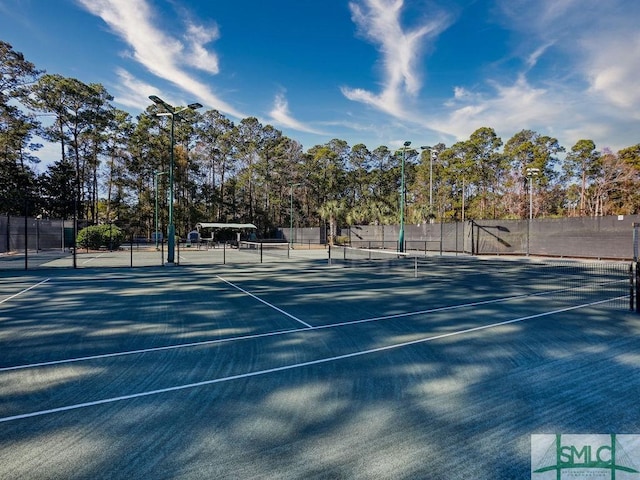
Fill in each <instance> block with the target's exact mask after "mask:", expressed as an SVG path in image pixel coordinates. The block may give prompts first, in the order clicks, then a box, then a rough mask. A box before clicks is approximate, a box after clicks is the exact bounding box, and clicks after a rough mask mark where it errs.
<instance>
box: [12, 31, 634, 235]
mask: <svg viewBox="0 0 640 480" xmlns="http://www.w3.org/2000/svg"><path fill="white" fill-rule="evenodd" d="M112 101H113V98H112V96H111V95H110V94H109V93H108V92H107V90H106V89H105V88H104V87H103V86H102V85H100V84H85V83H84V82H82V81H81V80H78V79H75V78H66V77H63V76H61V75H56V74H47V73H45V72H43V71H40V70H38V69H37V68H36V66H35V65H33V64H32V63H30V62H29V61H27V60H26V59H25V58H24V56H23V55H22V54H21V53H19V52H16V51H15V50H14V49H13V48H12V46H11V45H9V44H7V43H5V42H1V41H0V214H9V215H22V214H23V213H24V211H25V208H27V209H28V214H29V215H34V216H35V215H42V216H43V217H52V218H71V217H72V216H74V215H77V216H78V218H79V219H83V220H86V221H87V222H88V223H109V222H116V223H118V224H119V225H121V226H123V227H126V228H128V229H130V231H131V233H134V234H135V235H138V236H143V237H147V238H148V237H150V235H151V232H152V231H153V228H154V214H155V200H156V197H157V198H158V203H159V209H158V210H159V218H160V224H161V225H160V227H161V229H162V230H165V229H166V223H167V218H166V217H167V201H168V198H167V197H168V195H167V190H168V176H167V175H166V172H167V171H168V169H169V158H170V135H169V131H170V122H171V118H170V117H167V116H159V115H157V114H158V113H161V112H160V110H159V109H158V107H157V106H156V105H155V104H150V106H149V107H148V108H147V109H146V110H145V111H144V112H142V113H140V115H138V116H137V117H136V118H135V119H134V118H132V117H131V115H130V114H129V113H127V112H125V111H122V110H119V109H117V108H115V107H114V106H113V104H112V103H111V102H112ZM175 122H176V123H175V135H174V137H175V145H174V152H173V153H174V159H175V171H174V173H175V175H174V176H175V184H174V188H175V203H174V217H175V218H174V220H175V223H176V229H177V232H178V234H179V235H185V234H186V232H188V231H189V230H190V229H192V228H193V226H194V225H195V224H196V223H198V222H200V221H220V222H251V223H255V224H256V225H257V226H258V228H259V232H260V234H261V235H263V236H269V235H270V234H272V233H273V231H274V229H275V228H277V227H285V226H289V225H290V224H291V223H293V224H294V225H295V226H296V227H307V226H320V225H327V226H328V227H329V228H330V229H331V234H335V233H336V231H337V230H336V229H337V228H338V227H340V226H345V225H353V224H397V223H398V222H399V210H400V209H399V206H400V199H401V192H400V188H401V184H403V183H404V185H405V189H406V191H405V192H404V194H405V196H404V198H405V199H406V207H405V220H406V221H407V222H408V223H424V222H429V221H433V220H436V221H456V220H462V219H464V218H475V219H481V218H526V217H527V216H528V215H529V213H530V212H529V203H530V200H532V199H533V202H532V204H533V212H532V214H533V215H534V216H536V217H540V216H545V217H558V216H585V215H591V216H597V215H610V214H632V213H638V212H640V196H639V194H638V193H637V191H638V189H637V186H638V180H639V177H640V144H637V145H633V146H630V147H628V148H625V149H622V150H620V151H618V152H612V151H610V150H608V149H602V150H598V149H597V146H596V145H595V144H594V142H593V141H592V140H589V139H582V140H579V141H578V142H576V144H575V145H573V146H572V147H570V148H569V149H566V148H565V147H563V146H561V145H560V144H559V142H558V140H557V139H555V138H552V137H549V136H546V135H543V134H540V133H538V132H535V131H531V130H521V131H520V132H518V133H516V134H515V135H513V137H511V138H510V139H508V140H507V141H506V142H504V141H503V140H502V139H501V138H500V137H498V136H497V134H496V132H495V131H494V130H493V129H492V128H490V127H482V128H479V129H478V130H476V131H475V132H473V133H472V134H471V135H470V137H469V138H468V139H467V140H463V141H459V142H457V143H454V144H453V145H450V146H447V145H445V144H442V143H440V144H437V145H434V146H428V147H427V146H423V147H416V148H408V149H404V151H398V150H394V149H391V148H389V147H388V146H379V147H377V148H376V149H374V150H369V149H368V148H367V147H366V146H365V145H363V144H357V145H353V146H349V145H348V144H347V143H346V142H345V141H343V140H340V139H334V140H331V141H330V142H328V143H326V144H324V145H316V146H313V147H311V148H309V149H308V150H307V151H304V150H303V148H302V146H301V145H300V143H298V142H297V141H295V140H293V139H291V138H288V137H286V136H285V135H283V134H282V132H281V131H279V130H278V129H276V128H274V127H273V126H271V125H263V124H261V123H260V122H259V120H258V119H256V118H254V117H249V118H245V119H242V120H241V121H239V122H233V121H231V120H230V119H228V118H226V117H225V116H224V115H222V114H221V113H220V112H218V111H216V110H209V111H205V112H202V113H199V112H195V111H191V110H187V111H185V112H184V113H183V114H182V115H181V117H180V118H176V120H175ZM37 138H44V139H46V140H48V141H50V142H53V143H55V144H57V145H59V148H60V154H59V158H58V159H56V161H55V162H53V163H51V164H50V165H47V167H46V169H45V170H44V172H42V173H36V166H37V164H38V163H39V161H40V160H39V159H38V156H37V152H38V150H39V148H41V145H39V144H38V143H37V142H36V141H35V140H34V139H37ZM403 163H404V172H405V181H404V182H402V180H401V171H402V164H403ZM531 169H534V170H531ZM527 171H529V172H531V171H535V172H536V175H527ZM530 182H532V183H530ZM156 184H157V188H156ZM534 192H535V193H534ZM533 193H534V194H533ZM530 196H531V198H530Z"/></svg>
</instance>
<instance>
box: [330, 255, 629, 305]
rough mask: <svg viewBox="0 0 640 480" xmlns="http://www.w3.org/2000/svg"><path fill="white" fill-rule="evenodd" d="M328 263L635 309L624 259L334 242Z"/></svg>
mask: <svg viewBox="0 0 640 480" xmlns="http://www.w3.org/2000/svg"><path fill="white" fill-rule="evenodd" d="M329 263H330V264H333V265H344V266H348V267H362V268H369V269H374V270H375V271H376V272H380V273H384V274H389V275H401V276H409V275H411V276H413V277H414V278H419V277H423V278H429V279H432V280H439V281H443V282H451V283H452V284H454V285H457V286H460V287H462V288H467V289H468V290H469V292H473V291H478V290H480V291H481V290H490V291H493V292H495V293H496V294H498V293H502V294H505V295H538V294H540V295H548V296H550V297H553V298H554V299H562V300H564V301H567V302H571V303H575V302H585V303H589V302H598V301H601V300H607V299H611V301H612V302H613V303H614V304H615V305H616V306H622V307H624V308H628V307H630V306H631V307H632V308H633V285H634V281H633V272H632V269H631V268H630V264H629V263H625V262H596V261H593V262H590V261H587V262H585V261H572V260H566V261H563V260H553V259H524V258H521V259H515V258H508V259H507V258H486V257H485V258H479V257H470V256H446V255H445V256H433V255H431V256H428V255H424V254H422V253H416V252H396V251H390V250H383V249H360V248H353V247H336V246H334V247H332V248H331V249H330V250H329Z"/></svg>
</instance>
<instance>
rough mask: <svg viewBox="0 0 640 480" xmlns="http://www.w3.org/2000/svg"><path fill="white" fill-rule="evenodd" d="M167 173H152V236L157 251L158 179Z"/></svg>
mask: <svg viewBox="0 0 640 480" xmlns="http://www.w3.org/2000/svg"><path fill="white" fill-rule="evenodd" d="M166 174H167V172H159V171H157V170H156V171H155V172H153V190H154V192H155V195H156V211H155V212H156V215H155V224H154V226H153V236H154V237H155V243H156V250H158V234H159V233H160V232H158V177H159V176H160V175H166Z"/></svg>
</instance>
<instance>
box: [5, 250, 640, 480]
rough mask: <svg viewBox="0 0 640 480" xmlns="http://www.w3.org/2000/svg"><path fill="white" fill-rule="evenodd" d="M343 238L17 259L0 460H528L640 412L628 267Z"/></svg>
mask: <svg viewBox="0 0 640 480" xmlns="http://www.w3.org/2000/svg"><path fill="white" fill-rule="evenodd" d="M190 253H191V252H190ZM258 253H259V252H258ZM263 253H264V252H263ZM289 253H290V252H289ZM289 253H287V255H289ZM245 254H246V255H255V254H256V252H245ZM350 255H351V252H347V251H339V250H336V251H333V252H332V258H331V262H328V261H327V259H326V258H321V256H319V257H318V258H317V259H315V260H314V259H311V258H308V259H300V258H299V259H297V260H296V261H292V259H291V258H286V259H283V260H282V261H277V262H263V263H260V262H252V263H244V264H240V263H237V264H218V265H212V266H207V265H199V266H189V265H188V263H187V262H186V261H185V264H182V265H181V266H173V267H164V268H162V267H153V268H143V269H124V268H117V269H106V268H101V269H88V268H87V269H81V270H73V271H70V270H60V269H48V270H41V271H38V272H13V273H7V274H5V275H4V276H3V277H2V278H0V286H1V289H0V292H2V293H1V294H0V348H1V351H2V354H1V358H0V477H2V478H96V479H97V478H110V479H113V478H128V479H130V478H332V479H333V478H360V479H370V478H376V479H379V478H394V479H398V478H400V479H407V478H416V479H417V478H430V479H440V478H442V479H451V478H473V479H484V478H490V479H499V478H505V479H506V478H509V479H511V478H530V476H531V467H530V438H531V435H532V434H539V433H637V432H638V431H639V430H640V412H639V411H638V409H637V399H638V398H640V375H638V365H639V364H640V341H639V340H640V316H638V315H637V314H636V313H635V312H632V311H630V309H629V296H628V295H629V283H628V282H629V276H628V272H627V268H628V267H627V265H625V264H623V263H620V264H615V263H613V264H608V263H601V262H591V263H584V262H547V261H536V260H522V259H521V260H502V259H490V260H487V259H478V258H466V257H465V258H457V257H449V258H420V259H419V260H416V259H415V258H414V257H413V256H409V257H408V258H397V257H402V256H401V255H397V256H396V258H371V257H372V255H373V254H369V255H368V256H369V258H361V259H359V260H356V259H354V258H351V257H350ZM311 256H312V255H309V257H311Z"/></svg>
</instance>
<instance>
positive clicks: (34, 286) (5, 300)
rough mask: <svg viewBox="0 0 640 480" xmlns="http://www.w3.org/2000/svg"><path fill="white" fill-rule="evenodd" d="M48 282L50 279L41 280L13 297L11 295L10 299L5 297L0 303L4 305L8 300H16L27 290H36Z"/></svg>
mask: <svg viewBox="0 0 640 480" xmlns="http://www.w3.org/2000/svg"><path fill="white" fill-rule="evenodd" d="M49 280H51V279H50V278H45V279H44V280H42V281H41V282H38V283H36V284H35V285H31V286H30V287H29V288H25V289H24V290H20V291H19V292H18V293H14V294H13V295H11V296H10V297H7V298H5V299H3V300H0V303H4V302H8V301H9V300H11V299H12V298H16V297H17V296H18V295H22V294H23V293H26V292H28V291H29V290H31V289H32V288H36V287H38V286H40V285H42V284H43V283H47V282H48V281H49Z"/></svg>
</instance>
